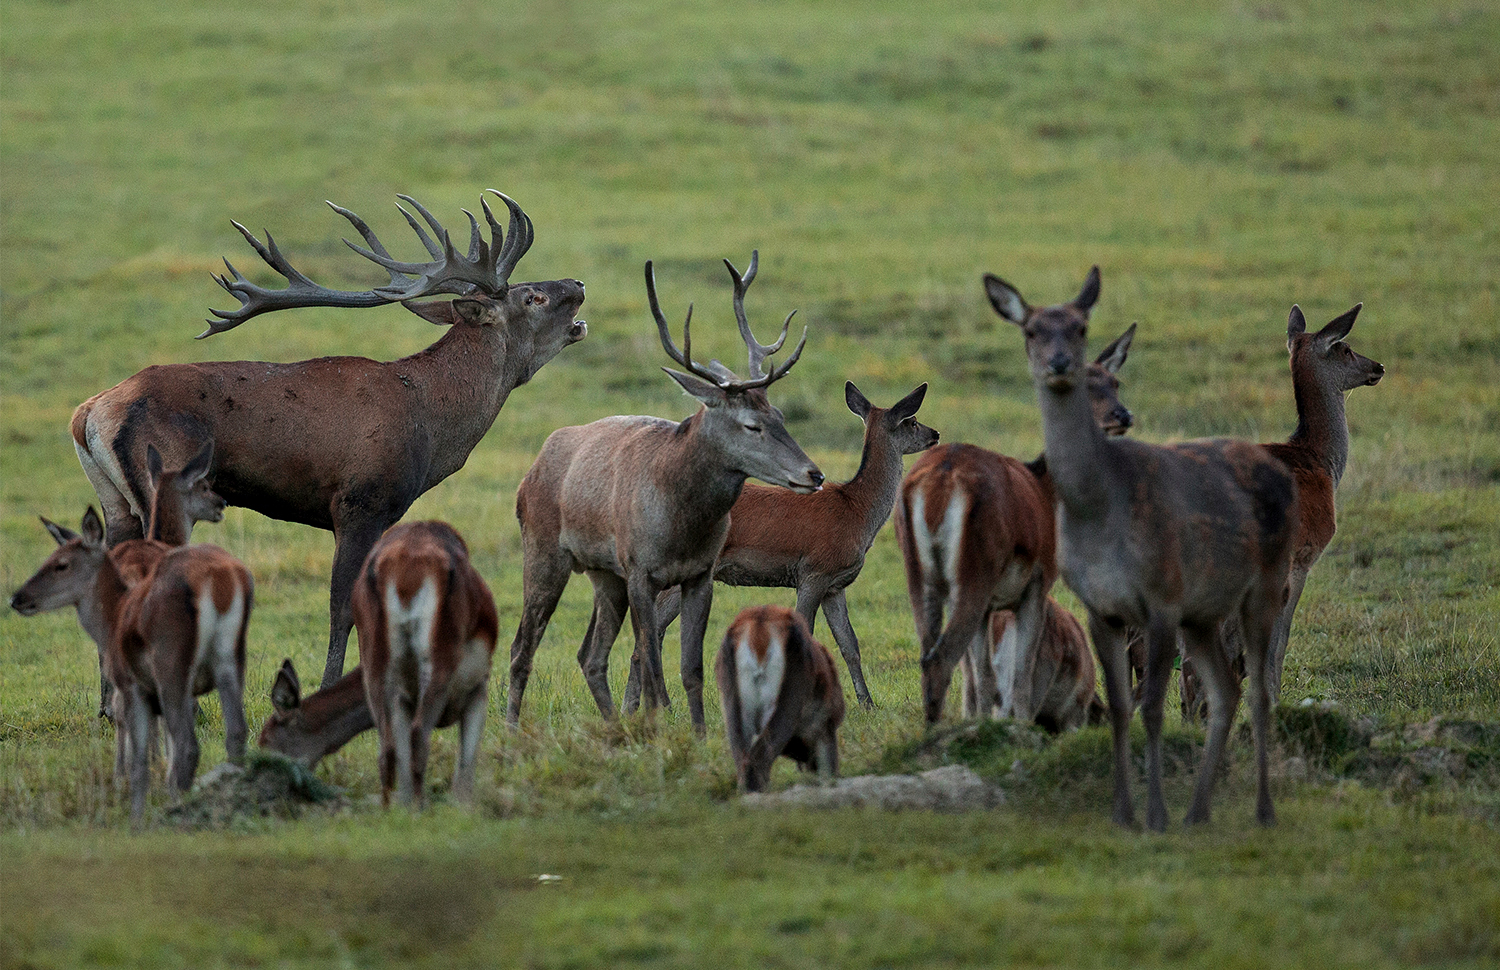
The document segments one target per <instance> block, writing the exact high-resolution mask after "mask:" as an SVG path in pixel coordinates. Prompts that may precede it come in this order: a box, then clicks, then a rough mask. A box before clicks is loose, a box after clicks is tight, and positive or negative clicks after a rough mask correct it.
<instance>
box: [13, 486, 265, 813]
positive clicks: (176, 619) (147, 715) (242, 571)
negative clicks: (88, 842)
mask: <svg viewBox="0 0 1500 970" xmlns="http://www.w3.org/2000/svg"><path fill="white" fill-rule="evenodd" d="M42 521H43V524H45V525H46V527H47V531H48V532H49V533H51V534H52V537H53V539H54V540H56V542H57V544H58V548H57V549H56V550H55V551H53V553H52V555H51V556H49V557H48V559H47V561H46V562H44V563H43V564H42V566H41V568H40V569H39V570H37V572H36V575H34V576H32V577H31V579H29V580H27V582H26V583H25V584H24V585H23V586H22V587H21V588H20V589H19V590H17V591H16V593H15V595H14V596H12V597H11V606H12V607H14V608H15V609H16V611H17V612H19V613H22V614H23V615H26V616H31V615H33V614H36V613H41V612H45V611H48V610H54V609H58V608H59V607H62V606H67V605H74V606H76V607H77V608H78V615H79V620H80V622H81V623H83V625H84V627H85V629H88V630H90V632H91V633H97V634H98V637H97V638H98V639H100V640H101V641H102V642H103V644H104V664H105V672H106V674H107V675H108V677H109V681H110V684H111V686H112V687H113V691H114V693H113V700H112V703H113V708H114V714H115V725H116V728H117V731H116V743H115V778H116V781H117V782H120V781H123V780H125V779H126V778H127V777H128V779H129V788H130V815H131V819H132V820H133V821H136V822H139V821H140V819H141V817H142V814H143V812H144V810H145V804H146V789H147V785H148V780H149V769H150V754H151V749H152V747H153V744H152V737H153V730H152V728H153V723H154V719H155V718H156V717H158V716H159V717H161V719H162V720H163V721H164V722H165V724H166V732H167V740H168V761H169V766H168V772H167V780H168V785H169V787H170V789H171V790H172V792H173V793H174V794H175V793H180V792H183V791H186V790H187V789H188V787H189V786H190V785H191V784H192V781H193V775H194V774H195V773H196V772H197V770H198V757H199V750H198V739H197V733H196V730H195V725H194V719H195V715H196V712H197V703H196V698H197V696H198V695H199V694H205V693H207V692H208V691H210V690H217V691H218V694H219V701H220V703H221V705H222V706H223V710H224V734H225V740H224V746H225V748H226V750H227V752H228V755H229V760H230V761H233V762H239V761H241V760H243V758H244V755H245V739H246V735H247V728H246V725H245V708H244V684H245V630H246V627H247V625H248V624H249V621H250V610H251V607H252V605H253V601H254V595H255V593H254V583H253V581H252V580H251V578H250V572H249V570H247V569H246V568H245V567H244V565H243V564H241V563H240V561H239V560H237V559H235V558H234V557H233V556H231V555H229V553H227V552H225V551H224V550H222V549H220V548H218V547H217V546H210V545H193V546H182V547H180V548H176V549H171V550H169V551H167V552H165V553H163V554H162V555H161V557H160V558H159V559H158V560H157V562H156V563H155V565H154V566H153V567H152V568H151V569H150V571H149V572H148V573H147V574H146V576H145V577H144V578H143V579H141V580H140V581H139V582H137V583H136V585H134V586H127V585H126V583H125V580H124V578H123V577H122V576H121V574H120V570H119V568H118V567H117V566H116V564H115V561H114V559H113V558H112V557H111V556H110V554H109V551H108V550H106V549H105V547H104V523H103V522H102V521H100V519H99V516H98V514H97V513H95V511H94V510H93V509H92V508H90V509H89V510H88V512H86V513H85V514H84V516H83V522H82V525H81V526H80V529H79V531H78V532H72V531H70V530H68V529H64V528H63V527H62V526H59V525H56V524H55V523H52V522H48V521H47V520H46V519H43V520H42Z"/></svg>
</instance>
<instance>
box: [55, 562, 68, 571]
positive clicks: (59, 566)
mask: <svg viewBox="0 0 1500 970" xmlns="http://www.w3.org/2000/svg"><path fill="white" fill-rule="evenodd" d="M52 571H53V572H58V573H65V572H67V571H68V564H67V563H65V562H60V563H58V564H57V565H56V566H53V567H52Z"/></svg>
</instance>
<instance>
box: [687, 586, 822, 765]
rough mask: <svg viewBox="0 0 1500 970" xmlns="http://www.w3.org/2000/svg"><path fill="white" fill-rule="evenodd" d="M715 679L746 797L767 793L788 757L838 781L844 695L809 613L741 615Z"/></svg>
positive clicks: (772, 610)
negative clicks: (774, 770)
mask: <svg viewBox="0 0 1500 970" xmlns="http://www.w3.org/2000/svg"><path fill="white" fill-rule="evenodd" d="M714 679H715V680H716V681H717V682H718V685H719V697H720V699H721V700H722V702H723V708H724V729H725V733H726V735H727V736H728V738H729V751H730V754H731V755H733V757H734V767H735V774H736V776H737V777H738V780H739V789H740V791H742V792H757V791H765V789H766V785H767V784H768V783H769V782H770V780H771V765H772V763H773V762H775V760H776V759H777V758H779V757H782V756H785V757H788V758H791V759H792V760H793V761H795V762H797V766H798V767H799V768H804V769H811V770H814V771H816V772H817V773H818V777H819V779H821V780H822V781H824V782H829V781H832V780H833V779H834V778H835V777H836V776H837V775H838V771H839V738H838V730H839V725H840V724H842V723H843V721H844V689H843V687H841V686H840V685H839V672H838V668H837V667H836V666H834V663H833V657H832V655H830V654H829V652H828V649H827V648H826V647H824V646H823V645H822V644H821V643H819V642H818V641H816V640H814V639H813V636H812V631H811V630H809V629H808V626H807V621H806V620H804V619H803V618H802V614H801V613H798V612H796V611H794V610H789V609H787V608H786V607H784V606H752V607H750V608H748V609H745V610H743V611H741V612H740V615H739V616H737V617H735V618H734V622H733V623H731V624H729V629H728V630H726V631H725V633H724V641H723V643H722V644H720V645H719V656H718V658H717V659H716V660H715V661H714Z"/></svg>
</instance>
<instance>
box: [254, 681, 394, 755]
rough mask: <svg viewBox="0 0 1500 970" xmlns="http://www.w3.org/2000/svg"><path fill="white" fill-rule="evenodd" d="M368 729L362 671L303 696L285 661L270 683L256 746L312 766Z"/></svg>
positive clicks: (371, 723) (370, 717) (370, 724)
mask: <svg viewBox="0 0 1500 970" xmlns="http://www.w3.org/2000/svg"><path fill="white" fill-rule="evenodd" d="M374 726H375V717H374V715H372V714H371V713H370V702H369V700H367V699H366V698H365V672H364V668H363V667H361V666H359V665H356V666H355V667H354V668H353V669H352V670H350V671H349V672H348V673H347V674H345V675H344V676H342V677H340V678H339V679H338V680H337V681H335V682H334V684H333V686H331V687H324V688H323V689H322V690H316V691H313V692H312V693H311V694H309V695H307V697H303V696H302V682H301V681H300V680H299V679H298V677H297V668H296V667H295V666H294V665H293V664H292V661H291V660H290V659H287V660H283V661H282V662H281V669H280V670H278V671H277V672H276V679H275V680H274V681H273V682H272V684H271V716H270V717H268V718H266V723H265V724H264V725H263V726H262V727H261V730H260V741H259V744H260V746H261V747H262V748H265V749H266V750H268V751H275V752H277V753H279V754H284V755H286V756H287V757H288V758H295V759H296V760H298V761H301V762H303V763H304V764H306V765H308V766H309V767H312V766H315V765H316V764H317V763H318V762H319V761H321V760H323V759H324V758H326V757H328V756H329V755H331V754H333V753H334V752H335V751H337V750H338V749H339V748H342V747H343V746H344V745H346V744H348V743H349V742H350V741H352V740H354V738H356V737H357V736H359V735H361V734H363V733H364V732H366V731H368V730H370V728H372V727H374Z"/></svg>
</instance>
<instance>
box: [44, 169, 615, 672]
mask: <svg viewBox="0 0 1500 970" xmlns="http://www.w3.org/2000/svg"><path fill="white" fill-rule="evenodd" d="M495 194H496V195H497V196H499V198H500V199H501V200H503V201H504V202H505V205H506V207H507V208H508V209H509V210H510V224H509V228H508V230H506V231H504V232H502V230H501V228H500V225H499V223H497V222H496V221H495V217H494V215H493V214H492V213H491V211H490V207H489V203H488V202H487V201H485V202H484V205H483V208H484V215H485V219H486V221H487V223H488V225H489V229H490V239H489V240H488V241H487V240H485V239H484V237H483V235H482V234H481V232H480V229H479V224H478V222H477V221H476V220H475V219H474V217H473V216H472V215H470V216H469V226H470V240H469V247H468V252H467V254H466V255H465V254H462V253H460V252H458V251H457V250H456V249H455V248H454V243H453V240H452V239H451V238H450V236H449V234H448V231H447V230H446V229H444V228H443V227H442V225H441V224H439V223H438V221H437V220H436V219H435V218H434V217H433V216H432V215H431V213H429V212H428V211H427V210H426V209H425V208H423V207H422V206H421V205H420V204H418V203H417V202H416V201H415V200H413V199H411V198H410V197H409V196H401V198H402V199H404V200H405V201H407V202H408V203H410V204H411V205H412V207H413V208H415V209H416V211H417V212H418V213H420V214H421V216H422V219H423V221H425V222H426V224H427V228H424V227H423V225H422V223H420V222H418V221H417V219H416V218H415V217H414V216H412V215H411V214H410V213H409V212H407V210H406V209H404V208H403V209H401V212H402V214H403V215H404V216H405V217H406V220H407V222H408V223H409V224H410V226H411V227H412V229H413V230H414V231H415V232H416V234H417V237H418V238H419V240H420V241H421V243H422V245H423V246H424V247H425V248H426V250H427V252H428V254H429V255H430V256H431V259H430V260H428V261H425V262H403V261H401V260H397V259H394V258H392V257H391V255H390V254H389V253H388V252H387V251H386V249H385V247H384V246H383V245H382V244H381V242H380V240H379V239H377V238H376V236H375V234H374V233H373V232H372V231H371V230H370V228H369V226H368V225H366V224H365V222H364V221H363V220H362V219H360V217H359V216H357V215H355V214H354V213H353V212H350V211H349V210H347V209H343V208H340V207H338V206H333V205H332V203H329V204H330V205H331V206H332V207H333V209H334V211H335V212H337V213H339V214H340V215H341V216H343V217H344V218H345V219H347V220H348V221H349V222H350V223H351V224H352V225H353V226H354V228H355V229H356V230H357V231H358V232H359V234H360V235H361V236H362V237H363V238H364V240H365V242H366V243H367V244H368V248H366V247H363V246H359V245H356V244H354V243H349V246H350V248H351V249H353V250H354V251H355V252H357V253H359V254H360V255H362V256H364V257H365V258H366V259H369V260H371V261H373V262H375V263H376V264H378V265H379V266H380V267H382V268H383V269H384V270H385V271H386V272H387V273H389V275H390V282H389V283H388V284H387V285H385V286H377V287H375V288H373V289H369V290H358V291H349V290H332V289H328V288H325V287H323V286H319V285H318V284H316V283H314V282H313V281H312V280H310V279H308V278H307V277H306V276H305V275H303V273H301V272H300V271H299V270H297V269H296V268H295V267H293V266H292V264H291V263H290V262H288V261H287V259H286V258H285V257H284V256H283V255H282V253H281V251H280V249H279V248H278V247H277V245H276V242H275V241H274V240H273V239H272V238H271V237H270V236H269V235H267V236H266V242H265V243H264V244H262V243H261V242H260V241H259V240H258V239H256V238H255V237H254V236H253V235H251V233H250V232H249V231H248V230H247V229H245V228H244V227H243V226H241V225H240V224H239V223H235V224H234V225H235V228H237V229H238V230H239V231H240V233H241V234H242V235H243V236H244V237H245V239H246V240H247V241H248V242H249V243H250V245H251V246H252V247H253V248H254V249H255V251H256V252H257V253H258V254H259V255H260V257H261V258H262V259H263V260H264V261H265V262H266V263H267V264H268V265H269V266H270V267H271V268H272V269H273V270H275V271H276V272H277V273H279V274H280V275H282V276H283V277H285V278H286V280H287V286H286V287H284V288H282V289H277V290H272V289H266V288H264V287H261V286H258V285H256V284H255V283H252V282H250V281H249V280H247V279H246V278H245V277H244V276H243V275H241V274H240V273H239V272H238V271H237V270H236V269H235V268H234V267H233V266H232V265H230V264H229V263H228V261H227V260H226V262H225V266H226V267H227V268H228V271H229V275H226V276H219V277H216V279H217V280H218V282H219V284H220V285H221V286H223V287H224V289H226V290H227V291H229V292H230V293H231V294H233V295H234V296H235V297H236V298H237V299H238V300H239V301H240V304H241V305H240V307H239V308H238V309H235V310H214V311H211V312H213V313H214V314H215V316H216V317H217V318H218V319H216V320H212V321H210V322H209V328H208V330H206V331H205V332H204V333H203V334H201V335H200V336H203V337H207V336H210V335H212V334H217V333H223V332H224V331H226V330H230V329H232V328H234V327H236V326H238V325H239V324H241V323H243V322H245V321H246V320H249V319H250V318H252V317H254V316H257V315H259V314H261V313H267V312H272V311H276V310H283V309H288V308H292V307H378V306H383V305H386V304H391V303H400V304H402V305H403V306H405V307H406V308H407V309H408V310H411V311H412V312H413V313H416V314H417V315H418V316H420V317H422V318H423V319H424V320H427V321H429V322H431V323H434V324H438V325H440V326H445V327H447V328H448V331H447V332H446V333H445V334H444V335H443V336H442V338H440V339H439V340H438V341H437V342H436V343H434V344H432V345H431V346H430V347H428V348H427V349H426V350H423V351H421V352H420V353H416V354H413V355H411V356H410V357H403V358H401V359H400V360H395V361H390V362H388V363H381V362H377V361H374V360H368V359H366V358H363V357H320V358H317V359H315V360H305V361H301V362H298V363H292V364H280V363H265V362H260V361H218V362H211V363H199V364H170V365H163V366H154V367H148V368H146V369H145V370H143V371H141V372H140V373H138V374H136V375H135V376H134V377H130V378H128V379H126V380H125V381H123V382H121V383H120V384H118V385H116V386H115V387H113V388H110V389H109V390H107V391H104V392H102V393H100V394H97V395H95V396H94V397H92V398H90V399H89V400H87V401H85V402H84V403H83V404H82V405H80V406H79V408H78V410H77V411H75V412H74V414H73V423H72V433H73V441H74V444H75V446H76V448H77V451H78V458H79V461H80V462H82V464H83V469H84V472H85V473H86V474H87V475H88V477H89V481H90V482H91V483H92V484H93V486H94V490H95V491H96V492H97V493H98V495H99V501H100V503H101V505H102V507H103V510H104V516H105V520H106V522H107V524H108V535H109V543H110V545H111V546H113V545H115V544H116V543H119V542H121V541H124V540H126V539H131V538H136V537H139V536H142V535H144V534H145V529H146V526H147V521H146V510H147V509H149V508H150V504H151V501H150V488H149V483H148V474H147V470H146V449H147V445H148V444H151V443H154V444H155V445H156V446H157V447H158V448H159V449H160V451H161V454H162V456H163V458H164V460H165V461H166V462H167V463H168V464H169V465H176V466H178V467H181V466H182V465H185V464H186V463H187V461H188V459H189V458H190V457H192V456H193V455H194V454H195V453H197V452H198V450H199V449H200V448H201V447H203V445H204V444H205V443H209V442H211V443H212V444H213V446H214V450H213V457H212V462H211V469H210V472H209V476H208V479H207V480H208V481H209V482H210V484H211V485H212V487H213V489H214V490H215V491H216V492H218V493H219V494H220V495H222V496H223V497H224V498H225V499H226V500H228V502H229V504H230V505H237V506H243V507H245V508H250V509H254V510H256V511H257V512H260V513H262V514H263V515H267V516H270V517H271V518H275V519H283V520H287V521H291V522H300V523H302V524H305V525H311V526H316V527H317V528H320V529H327V530H330V531H332V532H333V534H334V545H335V548H334V556H333V573H332V579H331V582H330V585H329V636H328V658H327V663H326V665H325V666H324V669H323V684H324V685H325V686H327V685H330V684H332V683H333V682H334V681H336V680H338V678H339V676H340V674H341V673H342V671H343V666H344V653H345V648H346V646H347V643H348V639H349V630H350V627H351V625H352V623H353V614H352V613H351V608H350V605H349V596H350V593H351V591H352V589H353V587H354V580H355V577H356V576H357V575H358V573H359V569H360V566H361V565H362V564H363V563H364V560H365V556H366V555H368V553H369V551H370V548H371V547H372V546H374V544H375V542H376V540H378V539H379V538H380V536H381V534H382V533H383V532H385V530H386V529H387V528H389V527H390V526H391V525H392V524H394V523H395V522H397V521H399V520H400V518H401V517H402V516H403V515H404V514H405V513H406V510H407V509H408V508H410V507H411V504H412V503H413V502H414V501H416V499H417V497H418V496H420V495H421V494H422V493H424V492H426V491H427V490H428V489H430V488H432V487H433V486H435V485H437V484H438V483H439V482H441V481H442V480H443V479H445V478H447V477H448V476H449V475H451V474H453V473H454V472H456V471H458V470H459V469H460V468H462V467H463V465H464V462H465V461H466V460H467V459H468V457H469V453H470V452H471V451H473V450H474V447H475V446H476V445H477V444H478V443H479V441H480V439H481V438H483V437H484V435H485V432H487V431H488V430H489V429H490V426H491V425H492V424H493V423H494V421H495V418H496V416H497V415H498V414H499V412H500V408H501V406H502V405H504V403H505V400H506V398H507V396H508V395H509V394H510V392H511V391H512V390H513V389H515V388H516V387H518V386H520V385H521V384H524V383H526V382H527V381H528V380H530V379H531V378H532V376H533V375H535V374H536V372H537V371H538V370H539V369H540V368H541V367H542V365H544V364H546V363H547V361H549V360H551V359H552V358H553V357H554V356H556V355H557V353H558V352H559V351H561V350H562V349H563V348H564V347H566V346H567V345H569V344H572V343H575V342H577V341H579V340H582V339H583V337H584V335H585V334H586V333H587V327H586V326H585V324H584V322H583V321H582V320H576V319H575V316H576V314H577V312H578V308H579V306H580V305H581V304H582V303H583V284H582V283H580V282H579V281H578V280H572V279H563V280H553V281H551V282H543V283H514V284H513V283H511V282H510V275H511V273H512V271H513V270H514V269H515V267H516V264H517V263H518V262H519V261H520V259H521V257H522V256H523V255H525V253H526V252H527V250H528V249H529V247H530V246H531V241H532V235H533V232H532V225H531V220H530V219H529V218H527V216H526V214H525V213H524V212H522V211H521V208H520V206H518V205H517V204H516V203H515V202H514V201H512V200H511V199H509V198H507V197H505V196H504V195H500V193H498V192H497V193H495ZM428 229H431V232H430V233H429V231H428ZM439 294H453V295H455V296H456V297H457V298H456V299H454V300H451V301H432V302H416V301H418V300H421V299H423V298H425V297H430V296H435V295H439Z"/></svg>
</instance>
